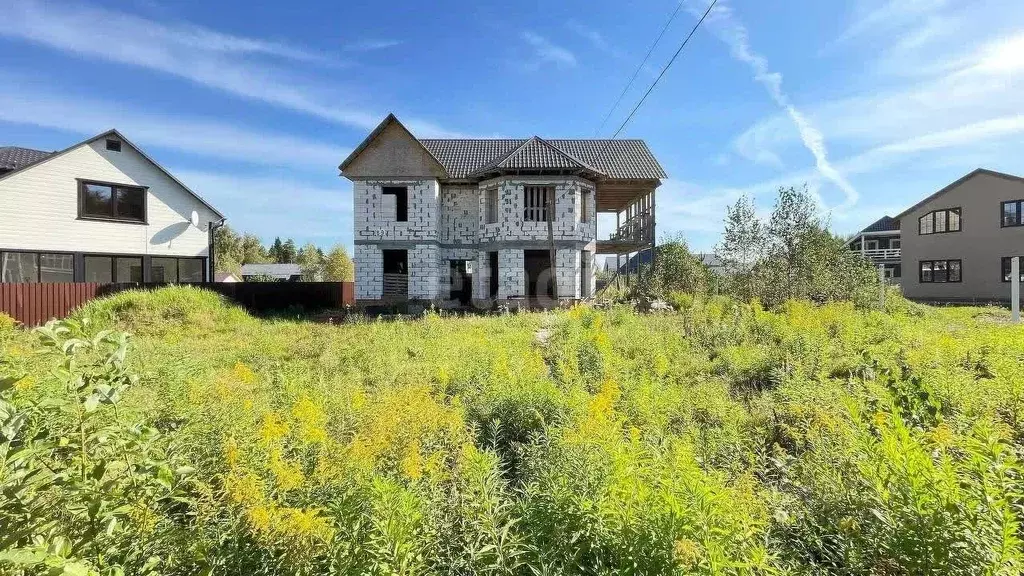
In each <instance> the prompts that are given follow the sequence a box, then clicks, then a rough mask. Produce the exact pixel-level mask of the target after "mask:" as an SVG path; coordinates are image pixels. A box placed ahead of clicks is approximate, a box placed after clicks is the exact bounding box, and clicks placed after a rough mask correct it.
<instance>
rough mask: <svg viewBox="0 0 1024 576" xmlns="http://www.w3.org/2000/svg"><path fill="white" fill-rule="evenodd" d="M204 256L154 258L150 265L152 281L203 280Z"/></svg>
mask: <svg viewBox="0 0 1024 576" xmlns="http://www.w3.org/2000/svg"><path fill="white" fill-rule="evenodd" d="M203 267H204V266H203V259H202V258H153V260H152V261H151V262H150V267H149V280H150V282H156V283H166V284H176V283H178V282H202V281H203V280H204V276H205V274H204V273H203Z"/></svg>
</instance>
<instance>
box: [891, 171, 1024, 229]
mask: <svg viewBox="0 0 1024 576" xmlns="http://www.w3.org/2000/svg"><path fill="white" fill-rule="evenodd" d="M980 175H986V176H995V177H996V178H1004V179H1006V180H1013V181H1016V182H1024V177H1021V176H1014V175H1013V174H1007V173H1005V172H997V171H995V170H989V169H988V168H975V169H974V170H972V171H970V172H968V173H967V174H965V175H963V176H962V177H960V178H958V179H957V180H956V181H954V182H952V183H950V184H949V185H947V186H945V187H944V188H942V189H941V190H939V191H938V192H936V193H934V194H932V195H931V196H928V197H926V198H925V199H923V200H921V201H920V202H918V203H917V204H914V205H913V206H911V207H910V208H907V209H906V210H904V211H903V212H900V213H899V214H897V215H896V216H895V218H896V219H897V220H898V219H901V218H903V217H904V216H906V215H907V214H910V213H911V212H913V211H914V210H917V209H918V208H920V207H921V206H924V205H925V204H927V203H929V202H931V201H932V200H935V199H936V198H938V197H940V196H942V195H943V194H945V193H947V192H949V191H950V190H953V189H954V188H956V187H957V186H959V185H961V184H963V183H964V182H967V181H968V180H970V179H972V178H974V177H975V176H980Z"/></svg>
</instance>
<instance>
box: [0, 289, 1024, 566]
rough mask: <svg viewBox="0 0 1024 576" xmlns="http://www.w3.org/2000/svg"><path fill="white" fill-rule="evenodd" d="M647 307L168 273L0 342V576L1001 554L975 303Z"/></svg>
mask: <svg viewBox="0 0 1024 576" xmlns="http://www.w3.org/2000/svg"><path fill="white" fill-rule="evenodd" d="M671 301H672V302H673V304H674V306H675V307H676V309H677V312H675V313H670V314H658V315H640V314H637V313H635V312H634V311H632V310H630V309H628V308H626V307H614V308H610V309H604V310H597V309H593V308H589V307H586V306H577V307H575V308H572V309H570V310H566V311H559V312H556V313H545V314H529V313H524V314H517V315H506V316H501V317H465V318H446V317H442V316H439V315H437V314H427V315H425V316H424V317H423V318H422V319H421V320H417V321H408V322H357V323H353V324H344V325H340V326H331V325H317V324H312V323H308V322H293V321H283V320H273V321H266V320H257V319H254V318H251V317H249V316H248V315H246V314H245V313H244V312H242V311H241V310H239V309H237V308H234V307H232V306H230V305H227V304H226V303H225V302H224V301H222V300H221V299H220V298H219V297H216V296H214V295H211V294H207V293H204V292H202V291H200V290H195V289H177V288H169V289H164V290H159V291H155V292H146V293H142V292H138V293H126V294H118V295H116V296H114V297H112V298H109V299H107V300H102V301H97V302H94V303H92V304H90V305H89V306H87V307H86V308H85V309H83V310H82V311H80V312H79V314H77V315H76V316H75V318H73V319H71V320H69V321H65V322H63V323H55V324H51V325H49V326H48V327H47V328H45V329H43V330H41V331H36V332H29V331H23V330H16V331H13V332H12V333H11V336H10V337H9V338H7V339H6V340H0V389H2V390H0V573H4V574H8V573H9V574H15V575H18V576H22V575H36V574H50V573H53V574H60V573H67V574H102V575H103V576H108V575H111V576H112V575H116V574H150V573H152V574H156V573H159V574H169V575H177V574H181V575H184V574H247V575H248V574H258V575H259V574H262V575H269V574H294V575H307V574H441V573H444V574H477V573H486V574H509V575H528V574H529V575H534V574H580V575H582V574H619V573H627V574H782V573H791V574H836V575H840V574H842V575H865V576H867V575H872V576H873V575H877V574H924V573H941V574H964V575H967V574H1014V573H1017V572H1019V571H1020V567H1021V563H1022V561H1024V554H1022V547H1024V546H1022V542H1021V539H1022V536H1024V531H1022V527H1021V526H1022V525H1021V522H1022V520H1024V468H1022V464H1021V460H1020V458H1021V453H1022V450H1024V432H1021V431H1022V430H1024V401H1022V398H1024V337H1022V335H1024V334H1022V332H1021V328H1020V327H1019V326H1015V325H1011V324H1009V323H1008V322H1007V321H1006V319H1007V314H1006V312H1005V311H998V310H994V309H977V308H946V309H934V308H929V307H926V306H919V305H910V304H907V303H905V302H903V301H901V300H900V299H898V298H893V299H891V300H890V301H889V306H887V309H886V311H882V310H867V309H864V308H860V307H857V306H855V305H854V304H852V303H849V302H843V303H829V304H825V305H820V304H815V303H813V302H810V301H805V300H787V301H785V302H783V303H781V304H779V305H777V306H774V307H772V308H770V309H766V308H765V307H763V306H762V305H761V304H760V303H759V302H757V301H754V302H750V303H748V302H743V301H739V300H736V299H733V298H730V297H726V296H708V295H700V294H698V295H692V294H687V293H677V294H674V295H672V296H671ZM86 318H96V319H97V320H96V321H89V320H86ZM126 328H131V329H132V330H133V331H134V333H135V335H134V336H133V337H131V338H129V337H128V336H127V335H126V334H125V333H124V332H123V331H122V330H124V329H126Z"/></svg>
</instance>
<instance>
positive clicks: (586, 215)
mask: <svg viewBox="0 0 1024 576" xmlns="http://www.w3.org/2000/svg"><path fill="white" fill-rule="evenodd" d="M580 222H582V223H584V224H586V223H587V222H590V190H583V191H582V193H581V194H580Z"/></svg>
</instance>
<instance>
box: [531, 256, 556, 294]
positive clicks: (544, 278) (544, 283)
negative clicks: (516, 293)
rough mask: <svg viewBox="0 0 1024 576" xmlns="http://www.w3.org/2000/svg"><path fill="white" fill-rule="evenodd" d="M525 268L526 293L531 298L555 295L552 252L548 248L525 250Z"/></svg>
mask: <svg viewBox="0 0 1024 576" xmlns="http://www.w3.org/2000/svg"><path fill="white" fill-rule="evenodd" d="M523 268H524V269H525V272H526V295H527V296H529V297H530V298H539V297H541V296H547V297H548V298H554V297H555V286H554V282H552V274H553V272H554V271H553V270H552V269H551V252H550V251H548V250H524V251H523Z"/></svg>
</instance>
